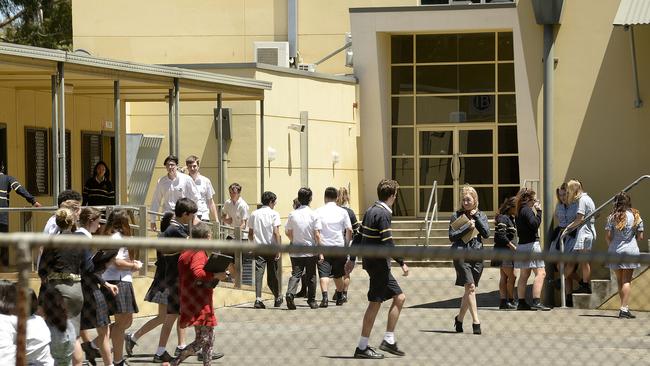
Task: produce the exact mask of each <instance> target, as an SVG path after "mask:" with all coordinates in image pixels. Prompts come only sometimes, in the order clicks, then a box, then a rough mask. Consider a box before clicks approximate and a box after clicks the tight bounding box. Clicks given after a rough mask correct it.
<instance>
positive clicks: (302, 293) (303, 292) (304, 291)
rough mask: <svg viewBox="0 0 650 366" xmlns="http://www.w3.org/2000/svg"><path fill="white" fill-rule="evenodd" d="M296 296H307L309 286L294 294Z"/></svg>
mask: <svg viewBox="0 0 650 366" xmlns="http://www.w3.org/2000/svg"><path fill="white" fill-rule="evenodd" d="M294 297H295V298H298V297H307V288H301V289H300V291H298V293H297V294H296V295H295V296H294Z"/></svg>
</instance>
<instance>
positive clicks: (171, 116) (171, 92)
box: [167, 89, 175, 155]
mask: <svg viewBox="0 0 650 366" xmlns="http://www.w3.org/2000/svg"><path fill="white" fill-rule="evenodd" d="M167 101H168V102H169V103H168V106H169V109H168V112H167V113H168V116H169V155H174V146H175V145H174V89H169V97H168V98H167Z"/></svg>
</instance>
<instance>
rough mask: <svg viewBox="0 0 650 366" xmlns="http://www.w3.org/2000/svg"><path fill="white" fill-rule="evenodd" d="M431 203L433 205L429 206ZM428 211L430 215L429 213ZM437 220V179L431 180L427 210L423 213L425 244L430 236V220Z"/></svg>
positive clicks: (427, 243)
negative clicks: (431, 185)
mask: <svg viewBox="0 0 650 366" xmlns="http://www.w3.org/2000/svg"><path fill="white" fill-rule="evenodd" d="M432 203H433V207H432V206H431V205H432ZM429 213H430V214H431V215H429ZM434 218H435V220H438V181H437V180H434V181H433V187H432V188H431V193H430V194H429V204H428V205H427V212H426V214H425V215H424V230H425V231H426V235H427V239H426V242H425V245H427V246H428V245H429V238H430V236H431V226H432V221H433V220H434Z"/></svg>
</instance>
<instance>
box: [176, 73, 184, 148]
mask: <svg viewBox="0 0 650 366" xmlns="http://www.w3.org/2000/svg"><path fill="white" fill-rule="evenodd" d="M180 107H181V89H180V83H179V81H178V78H174V136H175V137H174V152H175V154H174V155H176V157H177V158H179V159H180V160H183V159H182V158H181V157H180V154H181V150H180V147H179V141H180V134H179V133H178V128H179V123H180V109H181V108H180Z"/></svg>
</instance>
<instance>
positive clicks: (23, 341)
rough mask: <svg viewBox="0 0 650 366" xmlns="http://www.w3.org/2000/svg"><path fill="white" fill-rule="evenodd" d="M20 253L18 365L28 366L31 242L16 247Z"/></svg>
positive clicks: (17, 302)
mask: <svg viewBox="0 0 650 366" xmlns="http://www.w3.org/2000/svg"><path fill="white" fill-rule="evenodd" d="M16 250H17V253H18V258H17V259H18V263H17V265H18V286H17V288H16V292H17V294H16V295H17V299H16V310H17V313H18V324H17V333H18V334H17V337H16V365H17V366H25V365H27V357H26V355H25V353H26V348H27V317H28V314H29V309H30V302H31V298H30V296H29V273H30V272H31V268H32V253H31V248H30V245H29V242H28V241H27V240H21V241H20V242H18V245H16Z"/></svg>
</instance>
